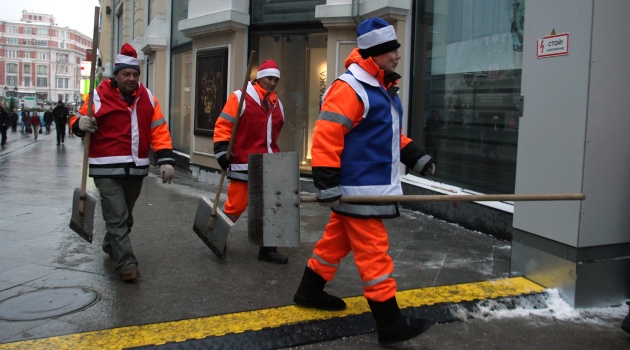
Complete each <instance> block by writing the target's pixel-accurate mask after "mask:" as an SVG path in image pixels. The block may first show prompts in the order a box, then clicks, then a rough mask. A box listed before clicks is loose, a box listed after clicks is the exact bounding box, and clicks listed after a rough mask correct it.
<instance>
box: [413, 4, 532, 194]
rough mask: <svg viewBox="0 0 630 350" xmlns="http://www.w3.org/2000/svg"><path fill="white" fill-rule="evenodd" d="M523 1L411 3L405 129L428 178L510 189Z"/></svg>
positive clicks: (474, 188)
mask: <svg viewBox="0 0 630 350" xmlns="http://www.w3.org/2000/svg"><path fill="white" fill-rule="evenodd" d="M524 6H525V0H475V1H473V0H427V1H418V2H415V7H414V16H415V18H416V20H415V21H414V23H415V25H414V26H415V28H414V34H415V38H416V39H415V45H414V50H415V51H414V63H413V65H414V69H413V70H414V72H415V73H414V75H415V76H417V77H420V78H419V79H413V80H412V82H411V86H412V91H411V93H412V96H411V98H410V101H413V102H412V103H411V105H410V113H409V116H410V117H409V135H410V136H411V137H412V138H414V139H415V140H417V141H419V142H421V143H423V146H424V147H425V148H426V150H427V151H428V152H429V153H430V154H431V155H432V156H433V157H434V158H435V159H436V161H437V172H436V174H435V177H434V179H435V180H436V181H440V182H444V183H448V184H451V185H454V186H459V187H462V188H464V189H468V190H472V191H477V192H483V193H514V182H515V174H516V150H517V146H518V124H519V119H518V118H519V111H518V110H517V108H516V106H517V105H518V101H519V97H520V94H521V70H522V65H521V59H522V57H521V55H522V33H523V16H524Z"/></svg>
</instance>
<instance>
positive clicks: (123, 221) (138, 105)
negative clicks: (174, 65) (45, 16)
mask: <svg viewBox="0 0 630 350" xmlns="http://www.w3.org/2000/svg"><path fill="white" fill-rule="evenodd" d="M139 77H140V60H138V58H137V54H136V51H135V49H134V48H133V47H132V46H131V45H129V44H124V45H123V46H122V48H121V51H120V54H118V55H117V56H116V63H115V66H114V77H113V79H105V80H104V81H103V82H101V83H100V84H99V85H98V87H96V89H95V90H94V98H93V99H92V101H94V103H93V106H92V112H93V113H92V117H91V118H90V117H88V110H87V109H88V103H84V104H83V106H82V107H81V109H80V110H79V112H78V113H77V114H76V115H75V117H73V118H72V119H71V120H70V125H71V129H72V132H73V133H74V134H75V135H77V136H81V137H82V136H85V134H86V132H90V133H91V136H90V138H91V141H90V149H89V158H88V163H89V175H90V177H92V178H94V184H95V185H96V187H97V188H98V190H99V193H100V195H101V205H102V211H103V219H104V220H105V226H106V230H107V233H106V234H105V238H104V239H103V245H102V248H103V251H104V252H105V253H107V254H108V255H109V257H110V258H111V259H113V260H115V261H116V270H117V271H118V272H119V273H120V278H121V279H122V280H123V281H132V280H135V279H137V278H138V277H140V272H139V271H138V260H137V259H136V257H135V255H134V253H133V248H132V245H131V240H130V238H129V232H130V231H131V226H132V225H133V222H134V220H133V215H132V212H133V206H134V204H135V202H136V200H137V199H138V196H139V195H140V190H141V189H142V182H143V179H144V177H146V176H147V175H148V174H149V163H150V160H149V149H150V148H153V151H154V152H155V154H156V156H157V163H158V165H159V167H160V174H161V177H162V182H163V183H167V182H168V183H171V180H172V178H173V175H174V174H175V168H174V167H173V166H174V165H175V158H174V156H173V149H172V148H173V146H172V143H171V136H170V133H169V131H168V125H167V124H166V119H165V118H164V115H162V111H161V109H160V104H159V103H158V100H157V99H156V98H155V97H154V96H153V95H152V94H151V92H150V91H149V90H148V89H147V88H145V87H144V86H143V85H142V84H140V83H139Z"/></svg>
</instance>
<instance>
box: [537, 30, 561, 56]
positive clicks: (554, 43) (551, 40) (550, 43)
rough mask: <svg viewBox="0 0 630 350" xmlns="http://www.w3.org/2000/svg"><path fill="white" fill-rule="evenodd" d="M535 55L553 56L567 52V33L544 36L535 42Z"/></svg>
mask: <svg viewBox="0 0 630 350" xmlns="http://www.w3.org/2000/svg"><path fill="white" fill-rule="evenodd" d="M536 48H537V49H536V57H537V58H544V57H553V56H562V55H568V54H569V33H564V34H557V35H550V36H546V37H544V38H542V39H538V41H537V43H536Z"/></svg>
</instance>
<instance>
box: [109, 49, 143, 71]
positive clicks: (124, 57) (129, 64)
mask: <svg viewBox="0 0 630 350" xmlns="http://www.w3.org/2000/svg"><path fill="white" fill-rule="evenodd" d="M125 68H133V69H135V70H137V71H138V73H140V60H139V59H138V54H137V53H136V50H135V49H134V48H133V46H131V45H129V44H127V43H125V44H124V45H123V46H122V47H121V48H120V53H119V54H118V55H117V56H116V62H115V63H114V75H116V73H118V71H120V70H121V69H125Z"/></svg>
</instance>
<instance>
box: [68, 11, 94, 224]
mask: <svg viewBox="0 0 630 350" xmlns="http://www.w3.org/2000/svg"><path fill="white" fill-rule="evenodd" d="M99 9H100V8H99V7H98V6H96V7H94V33H93V36H94V37H93V38H92V59H91V64H92V67H91V68H90V88H89V92H88V117H89V118H91V117H92V105H93V103H94V102H93V101H92V97H93V95H94V81H95V80H96V54H97V52H96V51H97V50H98V40H99V38H98V19H99V16H98V14H99ZM77 123H78V121H77ZM70 132H72V131H70ZM90 134H91V132H89V131H87V132H86V133H85V137H84V138H83V167H82V169H81V192H80V195H79V215H81V216H83V213H84V211H85V199H86V198H87V194H86V192H87V191H86V186H87V173H88V155H89V153H90V138H91V137H90Z"/></svg>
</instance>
